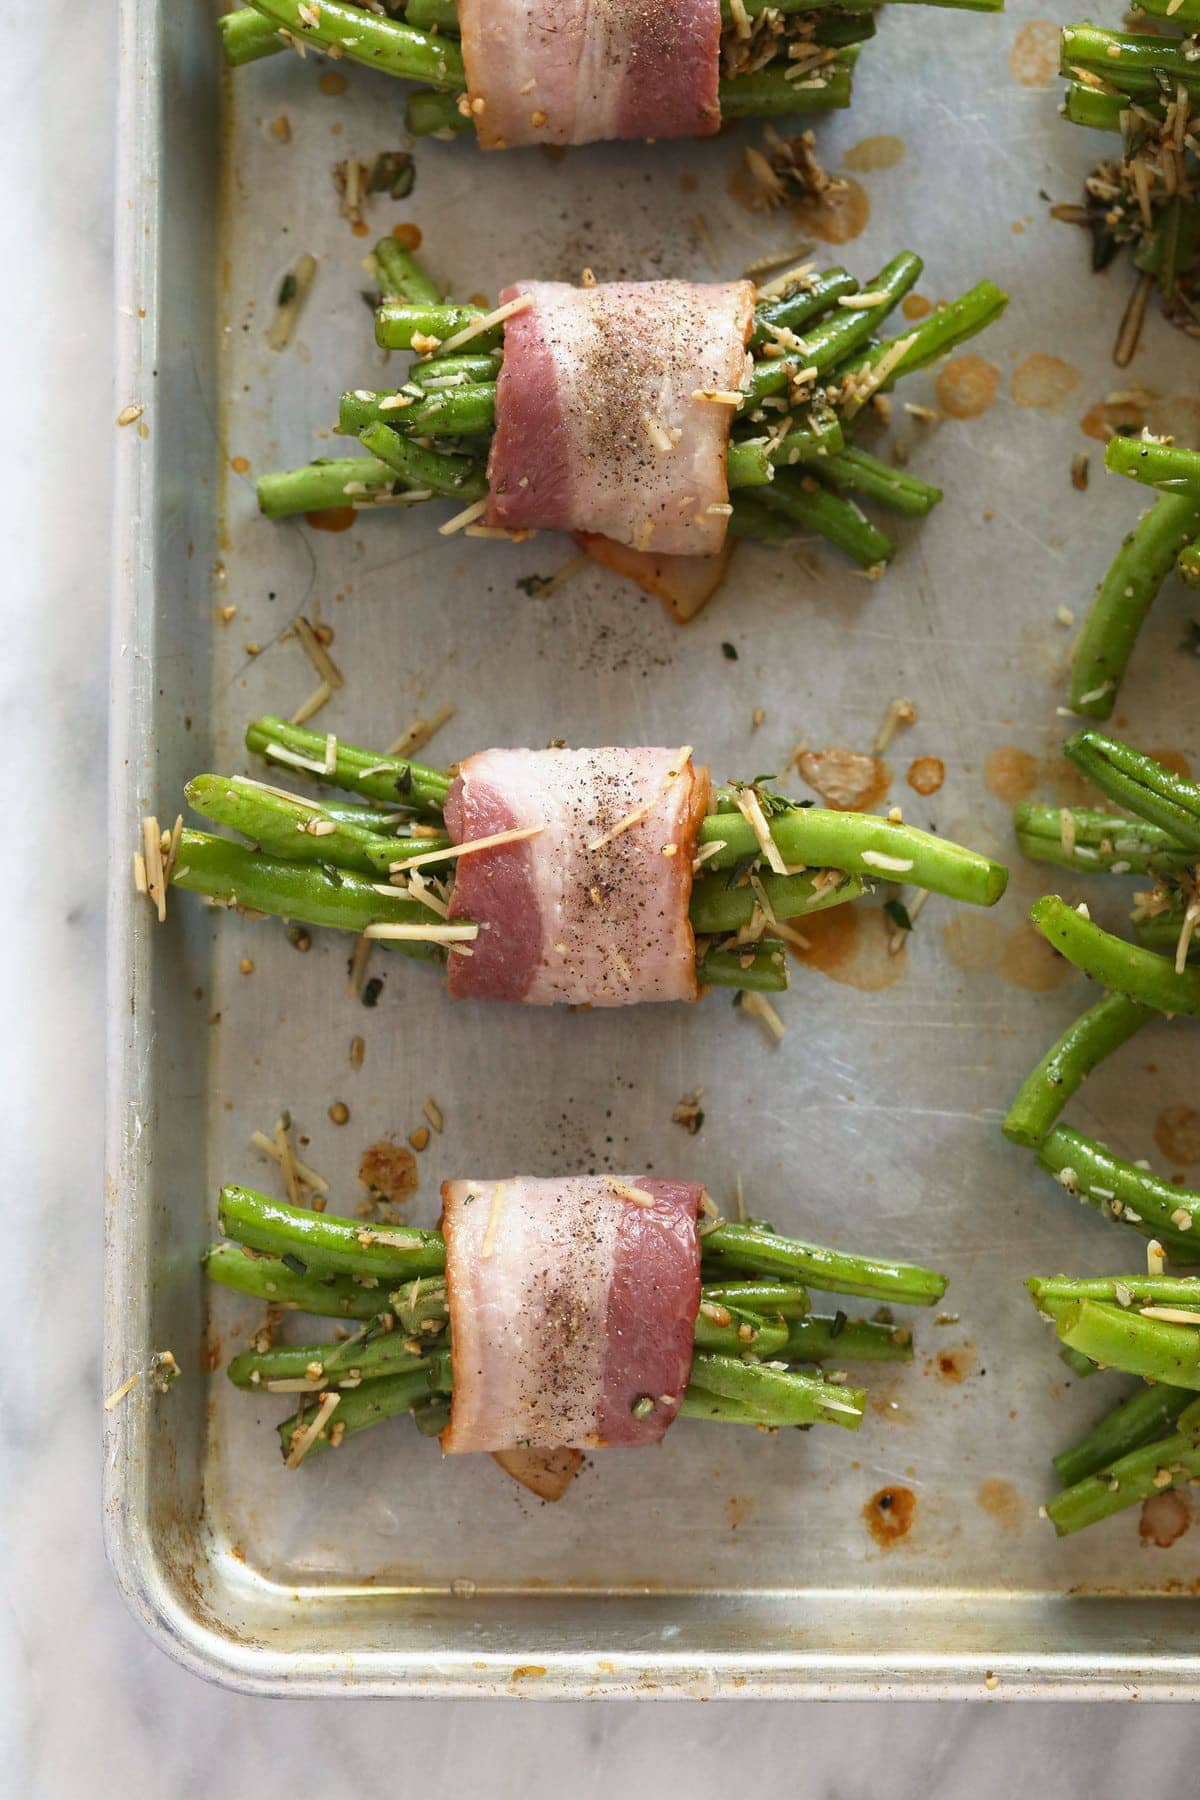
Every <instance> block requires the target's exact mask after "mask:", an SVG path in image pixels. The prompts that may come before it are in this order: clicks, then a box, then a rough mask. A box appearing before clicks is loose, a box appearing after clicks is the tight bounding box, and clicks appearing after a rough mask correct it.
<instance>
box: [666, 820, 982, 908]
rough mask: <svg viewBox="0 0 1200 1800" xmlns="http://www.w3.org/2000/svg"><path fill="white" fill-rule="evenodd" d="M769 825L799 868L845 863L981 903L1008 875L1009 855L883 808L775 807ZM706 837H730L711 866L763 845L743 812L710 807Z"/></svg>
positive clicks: (870, 876)
mask: <svg viewBox="0 0 1200 1800" xmlns="http://www.w3.org/2000/svg"><path fill="white" fill-rule="evenodd" d="M768 826H769V829H770V833H771V837H772V839H773V840H774V842H775V844H776V846H777V847H778V849H779V852H780V854H781V855H782V857H783V860H784V862H785V863H787V864H788V865H789V866H790V867H794V868H810V869H844V870H845V871H846V872H847V873H848V874H852V875H861V876H863V877H865V878H866V879H867V880H876V881H905V882H909V883H911V884H912V885H913V886H914V887H923V888H928V889H929V890H930V892H931V893H935V894H946V895H947V896H948V897H949V898H950V899H952V900H964V901H967V902H968V903H970V904H972V905H976V906H992V905H994V904H995V902H996V901H997V900H998V899H999V898H1000V896H1001V894H1003V892H1004V889H1005V886H1006V884H1007V881H1008V870H1007V869H1006V868H1005V867H1004V866H1003V864H1002V863H996V862H993V861H992V860H991V859H990V857H986V856H980V855H979V854H978V853H977V852H976V851H974V850H967V849H964V848H963V846H962V845H961V844H955V843H952V842H950V841H949V840H948V839H944V838H940V837H937V836H935V835H934V833H932V832H927V831H918V830H917V829H916V827H915V826H912V825H902V824H893V822H892V821H891V820H890V819H885V818H882V817H880V816H879V815H877V814H875V813H854V812H834V811H832V810H831V809H828V808H825V807H819V806H809V807H801V806H795V807H791V808H789V809H788V811H786V812H777V813H773V814H772V816H771V817H770V818H769V819H768ZM699 841H700V843H701V844H711V843H719V844H721V845H722V848H721V849H720V850H718V851H717V852H716V854H715V855H713V856H710V857H707V858H706V859H705V867H706V868H707V869H709V870H713V869H728V868H731V867H733V866H734V865H735V864H737V863H740V862H743V861H744V860H745V858H746V857H747V856H752V855H754V854H755V853H756V852H758V850H759V844H758V838H757V836H756V835H755V832H754V827H753V826H752V825H751V824H750V821H749V820H748V819H744V818H743V817H742V815H741V814H740V813H738V812H718V813H710V814H709V816H708V817H707V818H706V819H705V820H703V822H702V823H701V826H700V832H699Z"/></svg>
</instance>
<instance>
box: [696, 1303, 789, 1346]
mask: <svg viewBox="0 0 1200 1800" xmlns="http://www.w3.org/2000/svg"><path fill="white" fill-rule="evenodd" d="M714 1313H715V1314H717V1315H718V1317H716V1318H714V1317H713V1316H712V1315H713V1314H714ZM721 1314H724V1322H723V1323H722V1322H721V1319H720V1315H721ZM695 1339H696V1346H697V1348H698V1349H702V1350H723V1351H726V1352H727V1353H728V1354H730V1355H733V1356H742V1355H745V1354H749V1355H751V1356H777V1355H779V1354H780V1353H781V1352H782V1350H783V1347H784V1345H785V1344H786V1343H787V1341H788V1328H787V1325H786V1324H785V1323H784V1321H783V1320H782V1319H764V1318H762V1317H761V1316H760V1315H759V1314H758V1313H752V1312H744V1311H742V1310H740V1309H738V1308H735V1307H732V1306H717V1305H716V1304H715V1303H714V1302H712V1301H704V1300H702V1301H701V1302H700V1311H699V1313H698V1314H697V1315H696V1330H695Z"/></svg>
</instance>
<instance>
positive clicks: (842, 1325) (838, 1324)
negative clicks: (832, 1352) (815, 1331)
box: [829, 1306, 846, 1338]
mask: <svg viewBox="0 0 1200 1800" xmlns="http://www.w3.org/2000/svg"><path fill="white" fill-rule="evenodd" d="M845 1329H846V1315H845V1313H844V1312H843V1311H842V1309H841V1307H840V1306H839V1307H838V1309H837V1311H836V1312H835V1313H834V1315H833V1324H832V1325H831V1326H830V1327H829V1335H830V1337H831V1338H839V1337H841V1335H842V1333H843V1331H845Z"/></svg>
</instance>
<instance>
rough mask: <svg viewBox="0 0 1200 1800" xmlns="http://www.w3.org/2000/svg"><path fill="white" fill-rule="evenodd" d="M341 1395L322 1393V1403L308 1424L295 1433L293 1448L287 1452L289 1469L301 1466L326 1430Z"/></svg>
mask: <svg viewBox="0 0 1200 1800" xmlns="http://www.w3.org/2000/svg"><path fill="white" fill-rule="evenodd" d="M341 1397H342V1396H341V1395H340V1394H322V1396H321V1403H320V1405H319V1406H318V1407H317V1410H316V1412H315V1413H314V1414H313V1416H312V1418H311V1419H310V1420H309V1422H308V1424H307V1425H304V1426H302V1427H301V1429H300V1430H299V1431H297V1432H295V1433H294V1434H293V1436H292V1443H291V1448H290V1449H289V1451H288V1453H287V1462H286V1466H287V1467H288V1468H289V1469H298V1468H299V1467H300V1464H301V1463H302V1462H303V1461H304V1458H305V1457H306V1456H307V1455H308V1453H309V1451H310V1450H311V1449H312V1447H313V1445H314V1444H315V1443H316V1441H317V1439H318V1438H319V1437H320V1436H321V1435H322V1433H323V1432H324V1430H325V1427H326V1425H327V1424H328V1423H329V1420H330V1418H331V1417H332V1415H333V1412H334V1409H335V1408H336V1406H337V1404H338V1402H339V1400H340V1399H341Z"/></svg>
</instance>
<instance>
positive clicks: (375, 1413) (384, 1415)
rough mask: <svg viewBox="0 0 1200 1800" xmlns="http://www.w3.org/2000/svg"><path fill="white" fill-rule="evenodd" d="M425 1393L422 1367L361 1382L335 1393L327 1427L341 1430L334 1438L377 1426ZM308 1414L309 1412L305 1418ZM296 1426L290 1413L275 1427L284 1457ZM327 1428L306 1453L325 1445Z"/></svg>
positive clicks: (426, 1385) (426, 1383)
mask: <svg viewBox="0 0 1200 1800" xmlns="http://www.w3.org/2000/svg"><path fill="white" fill-rule="evenodd" d="M428 1393H429V1380H428V1376H427V1375H426V1373H425V1370H424V1369H412V1370H408V1371H406V1372H405V1373H404V1374H402V1375H387V1376H383V1377H381V1378H380V1380H378V1381H364V1382H363V1384H362V1386H361V1387H360V1388H351V1389H349V1390H348V1391H347V1390H345V1389H343V1391H342V1392H341V1393H340V1395H339V1396H338V1403H337V1408H336V1410H335V1412H334V1414H333V1417H332V1418H331V1419H330V1420H329V1422H328V1423H329V1426H333V1425H335V1424H336V1425H339V1426H340V1427H341V1432H340V1434H339V1438H338V1441H339V1443H340V1442H342V1441H343V1440H344V1439H345V1438H348V1437H352V1436H353V1435H354V1433H355V1432H356V1431H362V1430H364V1429H365V1428H366V1427H367V1426H368V1425H378V1424H380V1423H381V1422H382V1421H383V1420H384V1419H393V1418H395V1417H396V1415H397V1414H398V1413H406V1412H411V1411H412V1409H413V1407H414V1406H415V1405H416V1404H417V1402H418V1401H420V1400H423V1399H425V1398H426V1396H427V1395H428ZM311 1417H312V1414H311V1412H310V1414H309V1418H310V1419H311ZM299 1427H300V1419H299V1416H298V1415H297V1414H293V1415H292V1417H291V1418H290V1419H285V1420H284V1421H283V1424H282V1425H280V1426H279V1442H280V1446H281V1448H282V1450H283V1454H284V1456H285V1457H286V1456H287V1455H288V1454H289V1452H290V1450H291V1448H292V1439H293V1438H294V1437H295V1435H296V1432H297V1430H298V1429H299ZM329 1441H330V1440H329V1429H328V1427H327V1428H326V1430H325V1431H324V1433H323V1434H322V1435H321V1436H320V1437H318V1438H316V1439H315V1440H314V1442H313V1446H312V1448H311V1450H310V1451H309V1452H308V1454H309V1456H315V1455H316V1454H317V1452H318V1451H319V1450H324V1449H327V1448H328V1447H329Z"/></svg>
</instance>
